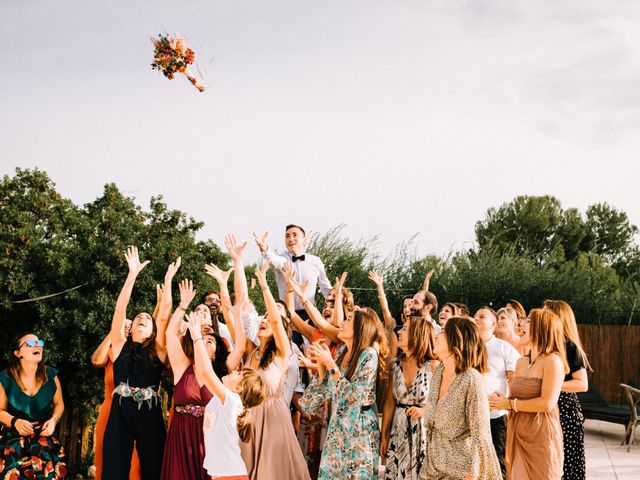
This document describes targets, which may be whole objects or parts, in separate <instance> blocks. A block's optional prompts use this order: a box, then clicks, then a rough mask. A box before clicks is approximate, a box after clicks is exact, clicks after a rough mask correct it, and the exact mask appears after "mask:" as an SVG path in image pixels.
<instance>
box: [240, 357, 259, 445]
mask: <svg viewBox="0 0 640 480" xmlns="http://www.w3.org/2000/svg"><path fill="white" fill-rule="evenodd" d="M238 390H239V392H238V393H239V395H240V399H241V400H242V405H243V406H244V410H243V411H242V413H241V414H240V415H238V419H237V420H236V425H237V427H238V436H239V437H240V440H242V441H243V442H248V441H249V440H251V437H252V436H253V419H252V418H251V410H249V409H250V408H253V407H257V406H258V405H260V404H261V403H262V402H263V401H264V399H265V397H266V395H267V392H266V388H265V386H264V382H263V381H262V378H261V377H260V374H258V372H257V371H255V370H254V369H252V368H245V369H243V370H242V379H241V380H240V384H239V385H238Z"/></svg>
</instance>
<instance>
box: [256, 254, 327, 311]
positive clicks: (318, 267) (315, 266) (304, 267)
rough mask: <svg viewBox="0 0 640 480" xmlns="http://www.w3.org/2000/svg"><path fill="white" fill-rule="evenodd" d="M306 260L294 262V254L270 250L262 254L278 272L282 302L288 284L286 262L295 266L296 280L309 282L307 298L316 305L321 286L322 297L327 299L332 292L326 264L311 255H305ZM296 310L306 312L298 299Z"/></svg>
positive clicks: (296, 300) (302, 282) (306, 292)
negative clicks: (285, 269)
mask: <svg viewBox="0 0 640 480" xmlns="http://www.w3.org/2000/svg"><path fill="white" fill-rule="evenodd" d="M303 255H304V257H305V258H304V260H298V261H296V262H293V261H292V260H291V259H292V257H293V254H291V253H290V252H284V253H281V254H277V253H275V252H274V251H273V250H271V249H270V248H267V250H266V251H265V252H264V253H263V254H262V256H263V257H264V259H265V260H270V261H271V265H273V268H275V270H276V281H277V283H278V293H279V297H280V300H282V301H284V300H285V296H286V291H287V284H286V282H285V280H284V275H283V274H282V268H283V267H284V265H285V262H291V265H293V271H294V272H295V273H296V280H297V281H298V282H300V283H301V284H304V283H305V282H307V281H308V282H309V283H308V284H307V289H306V290H305V292H304V294H305V296H306V297H307V298H308V299H309V300H310V301H311V302H313V303H314V304H315V295H316V290H317V289H318V286H320V291H321V292H322V295H324V296H325V297H326V296H327V294H328V293H329V291H330V290H331V282H329V279H328V278H327V274H326V272H325V271H324V264H323V263H322V260H320V258H318V257H316V256H315V255H311V254H310V253H306V252H305V253H303ZM295 308H296V310H304V306H303V305H302V303H300V300H299V299H298V298H296V299H295Z"/></svg>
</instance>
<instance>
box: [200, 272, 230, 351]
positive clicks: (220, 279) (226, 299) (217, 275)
mask: <svg viewBox="0 0 640 480" xmlns="http://www.w3.org/2000/svg"><path fill="white" fill-rule="evenodd" d="M204 269H205V270H206V272H207V274H208V275H209V276H211V277H213V278H214V279H215V281H216V282H217V283H218V287H219V288H220V307H221V310H222V316H223V317H224V322H225V325H226V326H227V328H228V329H229V333H230V334H231V340H233V343H234V344H235V343H236V332H235V328H234V325H233V318H231V317H230V316H229V310H230V309H231V301H230V296H229V285H228V283H229V277H230V276H231V272H233V268H230V269H229V270H227V271H226V272H225V271H222V270H221V269H220V268H219V267H218V266H217V265H214V264H212V263H208V264H206V265H205V266H204Z"/></svg>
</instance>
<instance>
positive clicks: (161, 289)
mask: <svg viewBox="0 0 640 480" xmlns="http://www.w3.org/2000/svg"><path fill="white" fill-rule="evenodd" d="M163 292H164V283H156V297H157V300H156V304H157V305H160V300H162V293H163Z"/></svg>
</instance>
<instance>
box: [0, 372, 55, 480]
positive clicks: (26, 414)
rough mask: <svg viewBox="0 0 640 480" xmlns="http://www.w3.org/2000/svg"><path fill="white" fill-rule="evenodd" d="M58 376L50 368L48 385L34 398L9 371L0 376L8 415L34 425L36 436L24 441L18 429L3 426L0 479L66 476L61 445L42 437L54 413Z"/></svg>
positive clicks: (0, 428) (51, 479)
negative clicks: (7, 401) (43, 426)
mask: <svg viewBox="0 0 640 480" xmlns="http://www.w3.org/2000/svg"><path fill="white" fill-rule="evenodd" d="M57 375H58V371H57V370H56V369H54V368H51V367H47V381H46V382H45V383H44V384H43V385H42V386H41V387H40V390H38V392H37V393H36V394H35V395H34V396H29V395H27V394H26V393H24V392H23V391H22V389H21V388H20V386H19V385H18V383H17V382H16V381H15V379H14V378H13V376H12V375H11V374H10V373H9V372H8V371H7V370H5V371H4V372H0V384H2V387H3V388H4V392H5V394H6V395H7V399H8V400H9V406H8V408H7V411H8V412H9V413H10V414H11V415H13V416H15V417H18V418H22V419H24V420H28V421H30V422H32V423H33V424H34V427H33V429H34V430H35V432H36V434H35V436H33V437H22V436H20V434H19V433H18V432H17V430H16V429H15V428H8V427H5V426H4V425H2V426H0V478H2V479H3V480H4V479H7V480H14V479H15V480H18V479H22V478H28V479H34V480H57V479H60V478H65V477H66V476H67V467H66V465H65V463H64V451H63V449H62V445H60V442H59V441H58V439H57V438H56V437H54V436H53V435H52V436H50V437H43V436H41V435H40V434H39V433H40V431H41V430H42V425H43V423H44V422H45V421H47V420H48V419H49V418H51V415H52V413H53V396H54V395H55V393H56V390H57V389H58V386H57V385H56V382H55V378H56V376H57Z"/></svg>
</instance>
